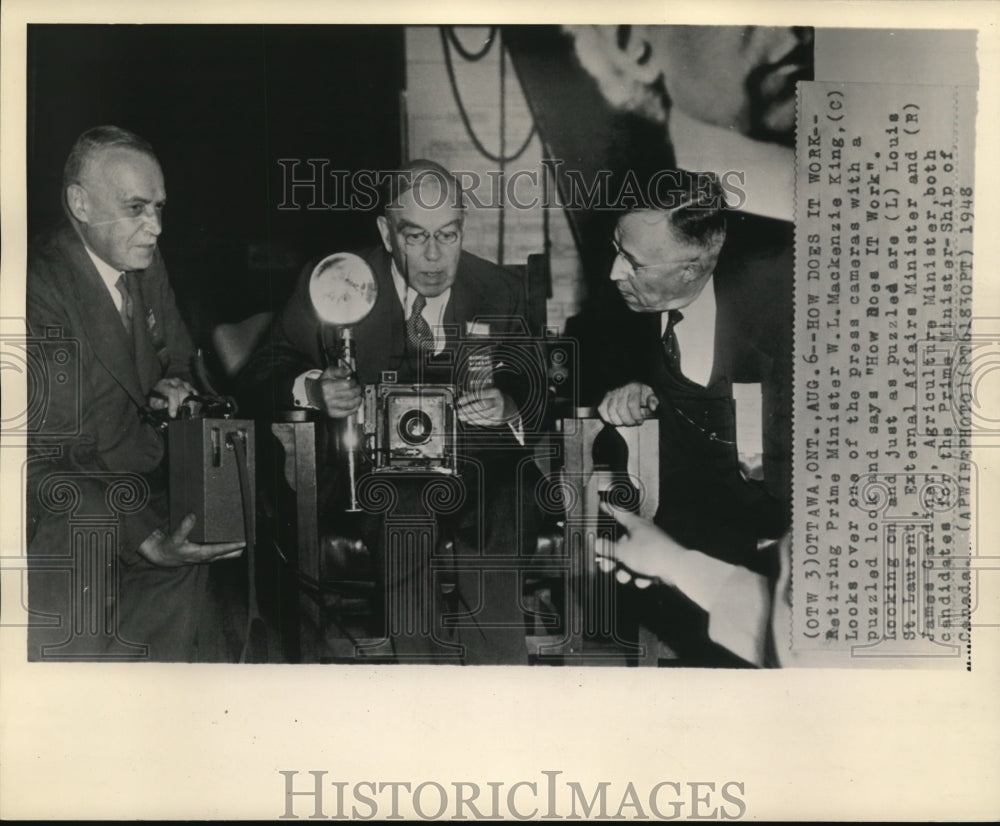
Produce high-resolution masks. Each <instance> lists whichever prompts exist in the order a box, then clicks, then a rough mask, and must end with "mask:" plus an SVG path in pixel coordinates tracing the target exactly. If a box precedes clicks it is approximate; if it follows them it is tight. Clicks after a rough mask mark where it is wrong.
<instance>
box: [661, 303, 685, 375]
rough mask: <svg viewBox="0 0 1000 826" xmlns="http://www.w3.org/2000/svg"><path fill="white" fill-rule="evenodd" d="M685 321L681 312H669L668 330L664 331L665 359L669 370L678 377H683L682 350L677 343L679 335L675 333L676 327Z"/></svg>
mask: <svg viewBox="0 0 1000 826" xmlns="http://www.w3.org/2000/svg"><path fill="white" fill-rule="evenodd" d="M683 320H684V315H683V314H682V313H681V311H680V310H668V311H667V328H666V329H665V330H664V331H663V358H664V360H665V361H666V364H667V368H668V369H669V370H670V371H671V372H673V373H675V374H677V375H678V376H680V375H683V374H682V373H681V348H680V345H679V344H678V343H677V333H676V332H675V331H674V327H676V326H677V325H678V324H680V323H681V321H683Z"/></svg>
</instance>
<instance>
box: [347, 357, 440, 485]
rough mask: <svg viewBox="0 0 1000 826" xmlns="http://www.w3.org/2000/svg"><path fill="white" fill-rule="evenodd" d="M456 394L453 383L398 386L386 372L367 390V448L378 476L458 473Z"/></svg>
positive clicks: (365, 416)
mask: <svg viewBox="0 0 1000 826" xmlns="http://www.w3.org/2000/svg"><path fill="white" fill-rule="evenodd" d="M456 401H457V394H456V391H455V387H454V385H451V384H396V383H395V381H394V374H393V373H392V372H389V371H387V372H385V373H383V374H382V381H381V382H380V383H379V384H374V385H367V386H366V387H365V406H364V433H365V444H366V445H367V447H368V452H369V454H370V455H371V456H372V458H373V469H374V470H375V471H376V472H380V471H381V472H402V473H405V472H416V471H427V470H435V471H438V472H441V473H456V472H457V457H456V453H455V442H456V439H457V435H458V424H457V422H458V414H457V412H456V408H455V404H456Z"/></svg>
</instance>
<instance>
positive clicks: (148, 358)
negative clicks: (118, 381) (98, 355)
mask: <svg viewBox="0 0 1000 826" xmlns="http://www.w3.org/2000/svg"><path fill="white" fill-rule="evenodd" d="M125 281H126V283H127V284H128V288H129V292H130V293H131V295H132V348H133V353H134V355H135V367H136V373H137V374H138V378H139V385H140V387H143V388H152V387H153V385H154V384H156V382H157V381H158V380H159V378H160V376H161V375H162V374H163V368H162V365H161V364H160V361H159V358H158V357H157V355H156V351H155V350H154V348H153V342H152V339H151V338H150V333H149V328H148V318H149V310H150V308H149V306H148V303H147V302H146V298H145V296H144V295H143V292H142V275H141V273H137V272H128V273H125Z"/></svg>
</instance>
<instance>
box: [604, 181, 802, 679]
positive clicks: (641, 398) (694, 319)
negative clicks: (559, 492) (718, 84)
mask: <svg viewBox="0 0 1000 826" xmlns="http://www.w3.org/2000/svg"><path fill="white" fill-rule="evenodd" d="M675 177H676V183H677V184H678V187H677V191H676V192H674V193H671V195H670V197H665V198H663V199H662V202H657V203H650V204H646V205H643V206H642V207H640V208H636V209H631V210H629V211H627V212H625V213H624V214H623V215H622V216H621V217H620V218H619V220H618V222H617V225H616V228H615V231H614V236H613V245H614V247H615V252H616V255H615V259H614V263H613V265H612V268H611V279H612V281H613V282H614V283H615V285H616V286H617V288H618V291H619V293H620V294H621V296H622V298H623V299H624V301H625V304H626V305H627V306H628V308H629V310H630V311H632V313H634V314H635V317H634V324H633V325H632V326H633V327H634V329H635V331H636V337H635V340H634V341H633V342H632V343H631V347H630V348H629V349H627V355H624V354H623V353H622V351H621V349H620V348H619V349H618V350H617V351H616V354H617V358H615V363H614V367H613V368H612V370H613V371H614V372H612V373H610V374H609V375H611V376H612V378H611V379H610V380H609V381H608V383H609V384H610V385H611V387H612V389H610V390H609V391H608V392H607V393H606V394H605V395H604V398H603V400H602V401H601V404H600V406H599V413H600V415H601V417H602V418H603V419H604V420H605V421H606V422H608V423H609V424H612V425H616V426H626V427H628V426H634V425H638V424H640V423H641V422H642V421H644V420H645V419H647V418H653V417H655V418H656V419H658V420H659V431H660V439H659V451H660V480H659V503H658V509H657V512H656V516H655V520H654V521H655V522H656V524H657V526H658V527H659V528H661V529H662V530H663V531H665V532H666V533H667V534H668V535H669V536H670V537H671V538H672V539H673V540H674V541H675V542H676V543H678V544H679V545H681V546H683V547H685V548H689V549H693V550H697V551H701V552H702V553H704V554H707V555H709V556H712V557H715V558H716V559H720V560H723V561H726V562H729V563H732V564H736V565H742V566H746V567H749V568H751V569H752V570H757V571H759V572H761V573H764V574H773V573H774V565H775V559H774V558H772V556H769V555H761V554H758V553H757V547H758V542H759V541H761V540H764V539H777V538H778V537H780V536H781V535H782V534H783V533H784V531H785V529H786V528H787V526H788V520H789V514H788V503H789V498H790V491H789V484H790V483H789V461H790V441H791V408H790V404H791V387H790V376H791V295H790V284H789V283H788V281H787V279H786V278H785V277H784V274H783V273H782V272H781V271H780V270H775V269H774V268H773V267H770V266H768V265H767V260H766V259H762V260H752V259H749V258H747V257H745V256H744V255H742V254H739V253H738V252H736V251H734V250H733V249H732V248H728V247H727V244H726V223H727V214H726V208H725V202H724V199H723V193H722V190H721V188H720V187H719V185H718V182H717V180H716V179H715V178H714V176H708V175H706V176H696V175H691V174H689V173H678V174H677V175H676V176H675ZM651 590H652V594H651V595H650V594H641V595H633V598H634V599H638V600H646V601H649V600H658V601H660V602H661V604H658V606H657V607H656V608H655V610H654V609H650V608H649V607H648V606H647V609H646V610H645V612H644V613H645V615H647V616H656V617H658V618H659V619H660V621H661V624H662V626H663V627H664V633H665V634H667V635H668V636H669V638H670V642H671V643H672V644H673V645H674V646H675V647H676V648H678V649H683V651H684V653H685V654H689V655H690V657H691V658H692V659H693V660H694V661H695V662H703V663H704V664H725V660H726V656H725V654H724V653H722V652H720V651H715V650H712V649H711V647H710V646H707V645H701V644H702V643H706V642H707V637H706V636H705V635H704V633H703V631H704V622H705V617H704V616H703V615H702V616H699V615H698V614H697V611H694V614H693V615H692V610H694V609H693V606H692V605H691V604H690V603H686V602H685V601H684V600H683V599H679V598H677V594H676V593H670V592H669V591H668V589H662V588H659V589H651ZM699 628H700V630H699ZM686 646H687V647H686ZM713 658H714V659H713Z"/></svg>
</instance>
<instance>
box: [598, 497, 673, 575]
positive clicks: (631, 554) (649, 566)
mask: <svg viewBox="0 0 1000 826" xmlns="http://www.w3.org/2000/svg"><path fill="white" fill-rule="evenodd" d="M601 510H603V511H604V512H605V513H606V514H608V515H609V516H612V517H614V518H615V519H616V520H617V521H618V523H619V524H620V525H621V526H622V527H623V528H625V530H626V531H628V536H625V537H622V538H621V539H619V540H618V541H617V542H614V543H611V542H608V543H605V548H604V550H606V551H608V553H607V554H604V555H601V554H600V553H599V554H598V557H597V562H598V565H600V567H601V570H602V571H604V572H605V573H609V572H610V571H611V570H612V569H613V568H614V567H615V563H616V562H618V563H620V564H622V565H624V566H625V567H626V568H628V569H629V570H628V571H626V570H624V569H619V570H618V572H617V573H616V574H615V576H616V577H617V579H618V581H619V582H621V583H622V584H623V585H624V584H625V583H627V582H628V581H629V580H630V579H632V578H633V574H634V575H635V585H636V587H637V588H646V587H648V586H649V585H650V584H651V583H652V581H653V579H659V580H661V581H662V582H664V583H666V584H668V585H670V584H672V583H673V579H674V575H673V572H674V570H675V566H677V565H680V564H683V556H684V554H685V553H687V549H686V548H685V547H684V546H683V545H680V544H678V543H677V542H675V541H674V540H673V539H671V538H670V537H669V536H668V535H667V534H666V533H664V532H663V531H662V530H660V529H659V528H658V527H657V526H656V525H654V524H653V523H652V522H650V521H649V520H648V519H645V518H643V517H642V516H639V515H638V514H635V513H632V512H631V511H625V510H620V509H619V508H616V507H613V506H612V505H608V504H607V503H606V502H602V503H601ZM629 571H631V572H633V573H629Z"/></svg>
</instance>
